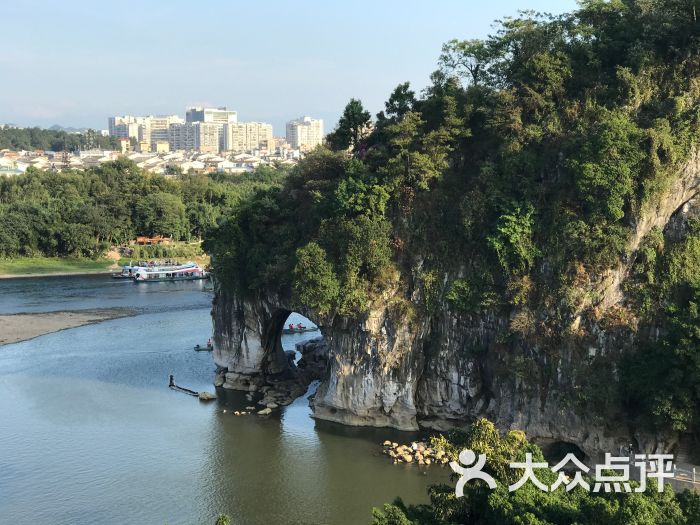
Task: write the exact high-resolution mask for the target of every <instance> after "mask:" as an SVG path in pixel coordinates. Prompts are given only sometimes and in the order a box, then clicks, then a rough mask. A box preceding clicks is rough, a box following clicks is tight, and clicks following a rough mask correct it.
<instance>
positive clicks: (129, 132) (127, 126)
mask: <svg viewBox="0 0 700 525" xmlns="http://www.w3.org/2000/svg"><path fill="white" fill-rule="evenodd" d="M144 119H145V117H133V116H131V115H124V116H121V117H109V120H108V124H109V134H110V135H111V136H112V137H116V138H118V139H136V140H140V138H141V137H140V136H139V132H140V128H141V126H143V124H144Z"/></svg>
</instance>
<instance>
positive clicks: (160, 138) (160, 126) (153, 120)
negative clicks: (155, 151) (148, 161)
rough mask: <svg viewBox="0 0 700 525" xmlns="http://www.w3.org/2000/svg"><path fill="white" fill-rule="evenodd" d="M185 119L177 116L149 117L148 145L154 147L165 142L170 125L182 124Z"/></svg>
mask: <svg viewBox="0 0 700 525" xmlns="http://www.w3.org/2000/svg"><path fill="white" fill-rule="evenodd" d="M184 123H185V119H183V118H182V117H180V116H178V115H162V116H155V117H154V116H150V117H148V120H147V125H148V127H149V133H148V137H149V140H148V142H149V144H151V145H155V144H156V143H158V142H167V141H168V133H169V130H170V124H184Z"/></svg>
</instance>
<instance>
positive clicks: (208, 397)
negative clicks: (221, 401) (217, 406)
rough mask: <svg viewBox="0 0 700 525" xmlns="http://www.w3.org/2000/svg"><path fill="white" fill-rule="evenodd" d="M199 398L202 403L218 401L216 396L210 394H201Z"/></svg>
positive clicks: (198, 395)
mask: <svg viewBox="0 0 700 525" xmlns="http://www.w3.org/2000/svg"><path fill="white" fill-rule="evenodd" d="M197 397H198V398H199V400H200V401H212V400H214V399H216V396H215V395H214V394H210V393H209V392H199V393H198V394H197Z"/></svg>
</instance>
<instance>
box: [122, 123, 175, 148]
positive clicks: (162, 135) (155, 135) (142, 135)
mask: <svg viewBox="0 0 700 525" xmlns="http://www.w3.org/2000/svg"><path fill="white" fill-rule="evenodd" d="M184 122H185V121H184V119H183V118H182V117H179V116H177V115H165V116H153V115H149V116H147V117H134V116H131V115H124V116H121V117H110V118H109V134H110V135H112V136H113V137H117V138H129V139H130V138H133V139H136V140H137V141H138V142H139V143H145V144H147V145H148V147H149V148H150V147H151V146H152V145H153V144H155V143H156V142H158V141H164V140H168V128H169V127H170V124H181V123H184Z"/></svg>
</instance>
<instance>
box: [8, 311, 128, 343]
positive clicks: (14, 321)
mask: <svg viewBox="0 0 700 525" xmlns="http://www.w3.org/2000/svg"><path fill="white" fill-rule="evenodd" d="M135 313H136V310H133V309H131V308H93V309H89V310H59V311H55V312H35V313H16V314H0V346H3V345H9V344H13V343H19V342H21V341H28V340H30V339H34V338H35V337H39V336H42V335H46V334H52V333H54V332H60V331H61V330H68V329H70V328H78V327H80V326H85V325H89V324H95V323H100V322H102V321H108V320H110V319H118V318H120V317H129V316H132V315H134V314H135Z"/></svg>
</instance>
